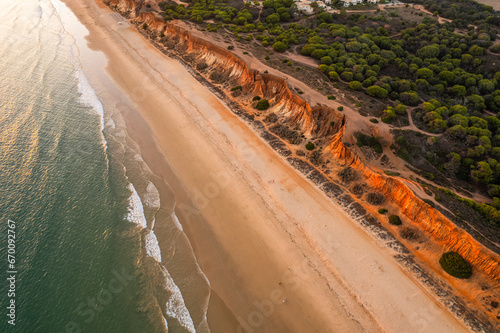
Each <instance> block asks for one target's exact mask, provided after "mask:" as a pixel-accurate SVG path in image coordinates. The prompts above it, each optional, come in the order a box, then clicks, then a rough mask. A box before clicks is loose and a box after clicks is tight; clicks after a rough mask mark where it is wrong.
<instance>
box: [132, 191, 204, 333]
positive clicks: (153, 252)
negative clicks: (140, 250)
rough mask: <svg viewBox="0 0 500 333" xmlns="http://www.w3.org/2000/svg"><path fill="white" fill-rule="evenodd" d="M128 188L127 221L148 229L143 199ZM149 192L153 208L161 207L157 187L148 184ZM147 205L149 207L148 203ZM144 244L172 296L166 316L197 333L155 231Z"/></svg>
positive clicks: (150, 233)
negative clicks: (156, 263)
mask: <svg viewBox="0 0 500 333" xmlns="http://www.w3.org/2000/svg"><path fill="white" fill-rule="evenodd" d="M128 188H129V190H130V191H131V192H132V193H131V195H130V197H129V200H128V201H129V208H128V214H127V219H128V220H129V221H130V222H132V223H135V224H136V225H137V226H138V227H140V228H147V221H146V217H145V215H144V206H143V204H142V201H141V198H140V197H139V194H138V193H137V191H136V189H135V187H134V185H132V183H129V185H128ZM147 191H148V193H149V194H150V195H151V197H152V198H154V199H155V200H152V201H151V202H150V203H151V204H154V206H153V207H155V206H156V205H158V207H159V205H160V202H159V200H160V199H159V193H158V190H157V189H156V187H155V186H154V185H153V183H151V182H150V183H149V184H148V188H147ZM146 204H147V205H148V203H146ZM173 216H174V221H175V223H176V224H178V225H179V226H180V223H179V221H178V220H177V218H176V217H175V215H173ZM144 243H145V249H146V253H147V254H148V256H150V257H151V258H153V259H155V260H156V261H157V262H158V263H159V264H160V267H161V270H162V273H163V276H164V279H165V280H164V288H165V289H166V290H168V291H170V292H171V296H170V298H169V299H168V301H167V303H166V313H165V315H166V316H167V317H170V318H175V319H176V320H177V321H178V322H179V323H180V324H181V326H182V327H184V328H185V329H186V330H188V331H189V332H192V333H195V332H196V329H195V327H194V323H193V319H192V318H191V316H190V314H189V310H188V308H187V307H186V304H185V302H184V298H183V297H182V293H181V290H180V289H179V287H178V286H177V285H176V284H175V282H174V280H173V279H172V277H171V276H170V273H169V272H168V271H167V269H166V268H165V266H163V265H162V264H161V250H160V245H159V244H158V239H157V238H156V235H155V233H154V232H153V230H149V232H148V233H146V235H145V236H144ZM164 319H165V325H166V326H167V327H168V323H167V320H166V318H164Z"/></svg>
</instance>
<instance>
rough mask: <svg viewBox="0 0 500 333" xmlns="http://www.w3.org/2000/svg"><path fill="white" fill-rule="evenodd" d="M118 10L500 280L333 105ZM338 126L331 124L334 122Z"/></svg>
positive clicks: (478, 250)
mask: <svg viewBox="0 0 500 333" xmlns="http://www.w3.org/2000/svg"><path fill="white" fill-rule="evenodd" d="M111 3H112V4H114V5H115V6H117V7H116V8H118V9H119V10H121V11H123V12H125V13H129V15H130V16H131V17H134V18H135V20H136V22H137V23H139V24H143V23H147V25H148V30H150V32H151V33H152V34H156V35H157V36H159V35H160V34H161V33H163V34H164V35H165V38H166V39H168V41H169V42H170V44H171V45H172V46H173V47H175V48H176V49H177V50H179V51H182V52H183V53H184V54H189V55H190V56H192V57H193V59H194V60H193V61H194V62H195V63H205V64H206V65H207V66H208V67H209V68H210V70H211V71H212V72H216V73H218V75H219V78H220V79H222V80H224V81H225V82H231V84H232V85H233V86H236V85H239V86H241V87H242V92H243V94H247V95H248V96H251V97H253V96H255V95H259V96H262V97H263V98H266V99H268V100H269V102H270V104H271V110H272V112H274V113H275V114H277V115H279V117H280V119H283V120H284V121H285V122H286V124H287V125H288V126H289V127H292V128H298V129H300V131H301V132H302V133H304V134H305V135H307V136H309V137H311V138H324V139H326V140H327V141H328V142H329V145H328V147H327V149H325V151H324V155H325V156H326V157H333V158H334V159H336V160H339V161H341V163H345V164H346V165H349V166H350V167H352V168H354V169H356V170H358V171H359V173H360V174H361V175H362V177H363V179H364V180H365V181H366V183H367V185H369V186H371V187H372V188H373V189H375V190H377V191H379V192H380V193H382V194H383V195H384V196H385V197H386V199H387V200H390V201H391V202H393V203H394V204H395V205H396V206H398V207H399V208H400V210H401V213H402V214H404V215H405V216H406V217H407V218H408V220H409V221H411V222H412V223H413V224H414V225H415V226H416V227H418V228H419V229H421V230H423V231H425V233H426V234H427V235H428V236H429V237H430V238H432V240H434V241H435V242H437V243H438V244H441V245H443V246H444V247H446V248H448V249H450V250H453V251H456V252H458V253H459V254H460V255H462V256H463V257H464V258H465V259H467V260H468V261H469V262H470V263H471V264H472V265H473V266H474V267H475V269H477V270H479V271H482V272H484V273H486V274H487V275H488V276H490V277H491V278H492V279H494V280H497V281H500V256H499V255H497V254H496V253H494V252H492V251H490V250H489V249H487V248H485V247H484V246H483V245H481V244H480V243H479V242H477V241H476V240H475V239H474V238H473V237H472V236H470V235H469V234H468V233H467V232H465V231H464V230H462V229H460V228H458V227H457V226H456V225H454V224H453V223H452V222H451V221H450V220H449V219H447V218H446V217H445V216H444V215H442V214H441V213H440V212H439V211H437V210H436V209H434V208H432V207H431V206H429V205H428V204H427V203H425V202H424V201H422V200H421V199H420V198H418V197H417V196H416V195H415V194H414V193H413V191H411V190H410V188H409V187H408V186H407V185H406V184H404V183H403V182H402V181H400V180H398V179H396V178H393V177H389V176H386V175H384V174H380V173H378V172H375V171H373V170H372V169H370V168H369V167H368V166H366V165H365V164H364V163H362V161H361V160H360V159H359V158H358V157H357V156H356V154H355V152H354V151H353V150H352V149H351V148H349V147H346V146H345V145H344V144H343V137H344V133H345V126H346V123H347V120H346V118H345V116H343V115H340V114H339V113H338V112H336V111H335V110H333V109H330V108H327V107H322V106H315V107H311V106H310V105H309V104H308V103H307V102H306V101H304V100H303V99H302V98H300V97H299V96H298V95H296V94H294V93H292V91H291V90H290V89H289V88H288V85H287V82H286V81H285V80H284V79H282V78H279V77H276V76H273V75H270V74H263V73H260V72H258V71H255V70H252V69H250V68H248V66H247V64H246V63H245V62H244V61H243V60H241V59H240V58H238V57H237V56H235V55H234V54H233V53H231V52H229V51H228V50H225V49H223V48H221V47H219V46H216V45H214V44H211V43H209V42H207V41H205V40H203V39H201V38H197V37H195V36H192V35H191V34H190V33H189V32H188V31H186V30H184V29H182V28H180V27H178V26H176V25H174V24H171V23H168V22H166V21H165V20H163V18H162V17H161V16H160V15H158V14H157V13H155V12H151V11H150V12H142V11H141V5H142V3H143V1H139V0H137V1H133V0H112V1H111ZM332 121H334V122H335V126H331V125H330V124H331V122H332Z"/></svg>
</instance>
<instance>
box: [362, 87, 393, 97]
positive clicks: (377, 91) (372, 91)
mask: <svg viewBox="0 0 500 333" xmlns="http://www.w3.org/2000/svg"><path fill="white" fill-rule="evenodd" d="M366 93H367V94H368V95H370V96H372V97H378V98H386V97H387V95H388V94H389V92H388V91H387V90H385V89H384V88H382V87H379V86H371V87H368V88H367V89H366Z"/></svg>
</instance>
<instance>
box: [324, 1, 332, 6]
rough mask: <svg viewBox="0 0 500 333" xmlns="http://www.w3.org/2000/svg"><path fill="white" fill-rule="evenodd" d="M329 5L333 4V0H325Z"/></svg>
mask: <svg viewBox="0 0 500 333" xmlns="http://www.w3.org/2000/svg"><path fill="white" fill-rule="evenodd" d="M324 2H325V3H326V4H327V5H331V4H332V0H325V1H324Z"/></svg>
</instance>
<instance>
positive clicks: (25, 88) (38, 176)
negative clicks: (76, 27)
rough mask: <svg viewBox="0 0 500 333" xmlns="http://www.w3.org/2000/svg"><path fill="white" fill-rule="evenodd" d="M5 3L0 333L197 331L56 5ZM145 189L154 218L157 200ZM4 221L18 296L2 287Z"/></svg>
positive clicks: (0, 94) (0, 20) (46, 1)
mask: <svg viewBox="0 0 500 333" xmlns="http://www.w3.org/2000/svg"><path fill="white" fill-rule="evenodd" d="M0 4H2V11H1V13H0V59H1V60H0V74H1V80H0V198H1V201H0V222H1V224H0V237H1V238H0V251H1V252H0V253H1V254H2V255H1V261H0V271H1V272H2V273H1V276H0V277H1V280H2V281H4V282H3V283H2V284H1V285H0V300H1V309H2V313H1V317H0V318H1V320H0V332H165V331H166V326H170V330H169V331H170V332H176V331H177V332H193V331H194V327H193V322H192V321H191V319H190V318H189V312H188V310H187V309H186V308H185V305H184V303H183V300H182V295H180V291H179V290H178V288H177V287H176V285H175V283H174V282H173V281H172V280H171V279H170V276H169V274H168V271H167V269H166V268H165V267H163V266H162V265H160V262H161V253H160V252H159V248H158V244H157V241H156V237H155V235H154V233H152V232H151V231H149V230H148V228H147V227H148V225H149V226H151V221H150V220H151V218H149V220H148V221H146V218H145V214H144V211H145V210H146V212H148V210H147V209H145V208H143V204H142V202H141V199H140V198H139V196H138V195H137V192H136V191H135V188H134V187H133V185H132V184H131V183H130V180H129V178H128V177H127V173H126V168H127V167H129V166H128V165H124V163H122V162H123V156H124V154H125V152H124V148H123V147H124V145H123V143H122V142H119V141H118V139H116V138H114V137H113V138H111V137H108V136H106V135H105V134H103V133H106V131H104V132H103V129H104V127H105V126H104V123H105V116H104V114H105V110H103V107H102V105H101V103H100V102H99V100H98V99H97V96H96V94H95V92H94V90H93V89H92V87H91V86H90V84H89V83H88V81H87V79H86V77H85V75H84V73H83V71H82V70H81V68H80V63H79V59H78V57H77V56H75V53H78V52H75V41H74V36H71V34H69V33H68V32H67V30H66V28H65V27H64V24H63V21H62V20H61V18H60V15H59V13H58V11H57V8H58V7H59V8H60V7H61V6H62V4H61V3H59V2H57V1H50V0H40V1H36V0H27V1H17V0H16V1H13V0H0ZM76 51H78V50H76ZM110 122H111V125H110V126H111V127H113V128H114V124H112V121H111V120H110ZM147 190H148V193H149V194H150V197H151V195H152V197H153V200H152V201H154V202H153V204H152V205H151V206H152V207H153V208H154V206H155V205H156V206H157V207H156V209H158V208H159V202H158V200H159V197H158V192H157V191H156V189H155V188H154V186H152V184H150V186H148V188H147ZM146 215H147V216H150V215H151V216H152V215H153V214H149V215H148V214H146ZM9 219H10V220H13V221H15V222H16V228H15V232H16V253H15V257H16V263H15V271H16V272H17V273H16V288H15V289H16V292H15V296H14V297H7V293H8V289H9V284H8V283H7V282H5V281H7V280H6V278H7V277H8V276H10V275H9V274H7V273H6V272H7V270H8V269H9V268H8V263H7V233H8V230H7V229H8V223H7V221H8V220H9ZM152 277H156V278H152ZM158 279H159V280H162V279H163V280H165V281H161V283H159V282H158ZM159 284H160V285H163V287H161V288H159V287H158V285H159ZM177 294H178V295H177ZM172 295H174V296H175V297H173V296H172ZM176 295H177V296H176ZM11 299H14V300H15V305H16V313H15V315H16V320H15V324H16V325H15V326H13V325H11V324H9V323H8V320H9V318H8V317H7V313H8V311H9V310H8V309H7V306H8V305H9V302H10V300H11ZM169 304H170V308H169ZM172 307H174V308H173V309H172ZM176 316H177V317H178V318H177V319H176ZM179 318H180V319H179Z"/></svg>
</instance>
